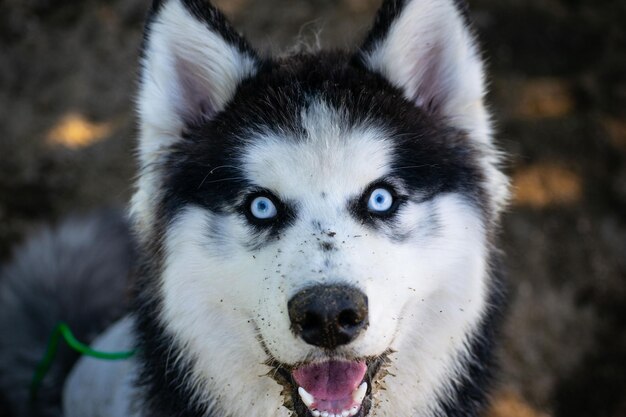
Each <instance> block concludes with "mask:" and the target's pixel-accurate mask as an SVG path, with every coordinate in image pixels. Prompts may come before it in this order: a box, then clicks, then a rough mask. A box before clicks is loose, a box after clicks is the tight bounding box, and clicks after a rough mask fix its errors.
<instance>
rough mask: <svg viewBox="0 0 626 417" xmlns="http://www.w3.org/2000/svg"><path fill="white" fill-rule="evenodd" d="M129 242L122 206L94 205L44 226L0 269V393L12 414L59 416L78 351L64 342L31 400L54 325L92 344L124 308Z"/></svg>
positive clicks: (129, 258) (31, 416)
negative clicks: (62, 325)
mask: <svg viewBox="0 0 626 417" xmlns="http://www.w3.org/2000/svg"><path fill="white" fill-rule="evenodd" d="M132 252H133V250H132V244H131V239H130V234H129V230H128V225H127V222H126V220H125V218H124V216H123V214H122V213H121V212H117V211H99V212H97V213H93V214H92V215H90V216H83V217H72V218H70V219H68V220H66V221H64V222H63V223H61V224H60V225H58V226H57V227H54V228H46V229H44V230H42V231H41V232H39V233H38V234H37V235H35V236H33V237H32V238H30V239H28V240H27V241H26V242H25V243H23V244H22V245H21V246H19V247H18V248H17V249H16V250H15V252H14V257H13V259H12V261H11V262H10V263H9V264H7V265H4V266H3V267H2V269H0V335H2V337H0V393H1V396H2V397H4V398H5V399H6V400H7V401H8V402H9V406H10V407H11V408H12V411H13V414H14V416H15V417H23V416H29V417H35V416H37V417H43V416H45V417H52V416H59V415H60V414H61V411H60V409H61V407H60V405H61V404H60V398H61V391H62V386H63V379H64V378H65V376H66V375H67V373H68V372H69V370H70V368H71V366H72V364H73V362H74V361H75V360H76V359H77V355H76V354H75V353H74V352H72V351H70V349H69V348H67V347H66V346H65V345H64V343H62V348H61V349H60V350H59V352H58V354H57V357H56V360H55V362H54V364H53V367H52V368H51V370H50V372H49V373H48V375H47V376H46V378H45V381H44V383H43V385H42V387H41V389H40V391H39V395H38V401H37V404H36V405H29V404H28V403H29V398H28V396H29V385H30V383H31V379H32V376H33V371H34V370H35V367H36V365H37V363H38V362H39V361H40V360H41V358H42V356H43V354H44V352H45V349H46V345H47V342H48V338H49V336H50V333H51V332H52V330H53V328H54V327H55V325H56V323H57V322H58V321H60V320H64V321H66V322H68V323H69V324H70V327H71V329H72V331H73V332H74V334H75V336H76V337H77V338H78V339H79V340H81V341H86V342H89V341H90V340H92V339H93V338H94V337H95V336H97V335H98V333H99V332H101V331H102V330H103V329H104V328H105V327H106V326H107V325H108V324H109V323H111V322H112V321H113V320H115V319H116V318H118V317H120V316H121V315H122V314H123V313H124V312H125V310H126V306H127V299H128V297H127V287H128V285H127V284H128V277H129V272H130V269H131V261H132Z"/></svg>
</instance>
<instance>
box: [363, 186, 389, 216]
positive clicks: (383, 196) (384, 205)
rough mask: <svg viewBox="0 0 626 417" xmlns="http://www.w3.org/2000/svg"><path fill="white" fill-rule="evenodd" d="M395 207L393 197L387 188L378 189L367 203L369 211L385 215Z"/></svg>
mask: <svg viewBox="0 0 626 417" xmlns="http://www.w3.org/2000/svg"><path fill="white" fill-rule="evenodd" d="M392 205H393V196H392V195H391V193H390V192H389V190H387V189H385V188H376V189H375V190H374V191H372V193H371V194H370V198H369V200H368V201H367V209H368V210H369V211H371V212H373V213H384V212H386V211H388V210H389V209H390V208H391V206H392Z"/></svg>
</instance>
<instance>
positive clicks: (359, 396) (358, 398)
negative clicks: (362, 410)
mask: <svg viewBox="0 0 626 417" xmlns="http://www.w3.org/2000/svg"><path fill="white" fill-rule="evenodd" d="M366 392H367V382H363V383H362V384H361V385H360V386H359V388H357V389H356V390H355V391H354V392H353V393H352V400H353V401H354V402H355V403H359V404H361V403H362V402H363V398H365V393H366Z"/></svg>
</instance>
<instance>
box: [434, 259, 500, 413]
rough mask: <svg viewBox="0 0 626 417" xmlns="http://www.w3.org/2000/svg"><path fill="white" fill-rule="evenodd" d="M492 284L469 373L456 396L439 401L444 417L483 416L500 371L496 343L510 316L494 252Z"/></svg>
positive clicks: (457, 383)
mask: <svg viewBox="0 0 626 417" xmlns="http://www.w3.org/2000/svg"><path fill="white" fill-rule="evenodd" d="M490 260H491V271H492V272H491V282H490V285H489V295H488V305H489V308H488V310H487V314H485V316H484V317H483V320H482V322H481V323H480V325H479V326H478V329H477V331H476V333H475V334H474V336H473V337H472V339H471V340H470V341H469V356H468V358H467V359H468V360H467V362H466V363H465V371H464V372H463V374H462V375H461V376H460V378H459V379H458V380H457V381H455V383H454V385H453V391H452V393H450V392H446V393H445V394H442V395H441V396H440V399H439V403H440V406H441V409H442V410H443V413H442V417H474V416H480V415H482V414H483V412H484V410H485V407H486V405H487V404H488V400H489V396H488V395H489V391H490V389H491V387H492V385H493V381H494V376H495V373H496V371H497V360H496V341H497V340H498V337H499V332H500V329H501V327H502V326H501V324H502V320H503V317H504V313H505V312H506V311H505V310H506V308H505V306H506V301H507V288H506V284H505V280H504V279H503V275H504V274H503V272H504V271H503V267H502V260H501V255H500V254H499V253H498V252H496V251H495V250H492V254H491V258H490Z"/></svg>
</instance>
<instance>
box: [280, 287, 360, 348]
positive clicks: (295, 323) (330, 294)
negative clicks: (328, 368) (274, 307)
mask: <svg viewBox="0 0 626 417" xmlns="http://www.w3.org/2000/svg"><path fill="white" fill-rule="evenodd" d="M288 308H289V319H290V320H291V328H292V329H293V331H294V333H295V334H296V335H299V336H300V337H302V339H304V341H305V342H307V343H308V344H310V345H315V346H319V347H323V348H326V349H334V348H336V347H337V346H341V345H345V344H348V343H350V342H351V341H353V340H354V339H356V337H357V336H358V335H359V333H361V331H363V329H365V328H366V327H367V325H368V323H369V321H368V317H367V297H366V296H365V294H363V293H362V292H361V291H359V290H357V289H356V288H352V287H348V286H345V285H319V286H315V287H309V288H307V289H304V290H302V291H300V292H299V293H297V294H296V295H295V296H294V297H293V298H292V299H291V300H289V303H288Z"/></svg>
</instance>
